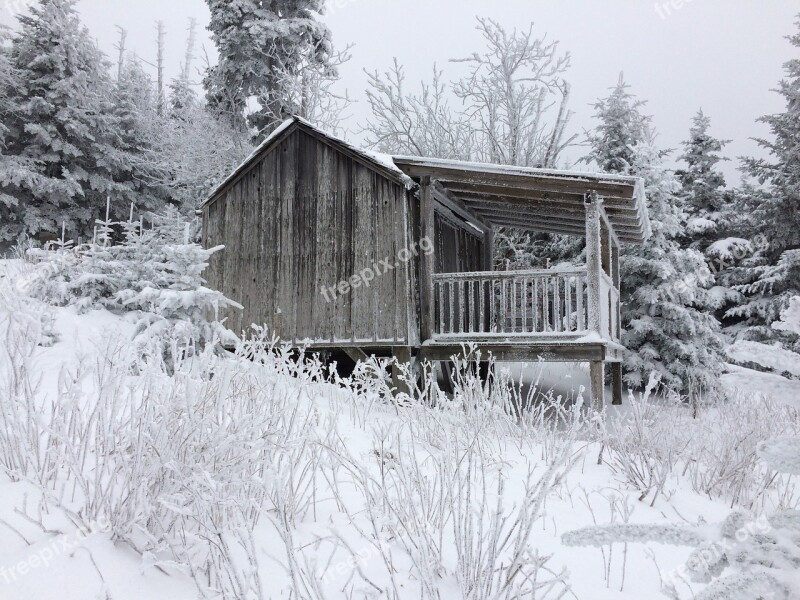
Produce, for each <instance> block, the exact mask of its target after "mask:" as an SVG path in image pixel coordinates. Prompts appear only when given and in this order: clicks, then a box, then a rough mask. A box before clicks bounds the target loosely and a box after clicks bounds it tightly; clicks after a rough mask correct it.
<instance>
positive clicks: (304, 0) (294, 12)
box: [205, 0, 337, 139]
mask: <svg viewBox="0 0 800 600" xmlns="http://www.w3.org/2000/svg"><path fill="white" fill-rule="evenodd" d="M206 2H207V4H208V7H209V9H210V11H211V23H210V25H209V30H210V31H211V34H212V39H213V40H214V43H215V44H216V46H217V50H218V51H219V64H218V65H217V66H215V67H213V68H211V69H210V70H209V72H208V74H207V77H206V80H205V85H206V90H207V93H208V100H209V105H210V106H211V107H212V108H213V109H215V110H216V111H217V112H219V113H221V114H223V115H225V116H226V117H227V118H228V119H229V120H230V122H231V123H232V124H233V125H234V127H236V128H239V129H243V130H244V129H246V128H247V127H251V128H253V129H255V130H256V131H257V132H258V133H257V136H256V138H257V139H259V138H262V137H264V136H266V135H267V134H269V132H270V131H271V130H272V129H274V127H275V126H277V125H278V124H279V123H280V122H281V121H283V120H284V119H285V118H286V117H288V116H290V115H291V114H293V113H297V114H300V115H301V116H308V115H307V113H306V111H305V109H306V108H307V107H306V106H305V105H304V101H305V100H306V99H307V97H306V96H305V94H304V86H303V81H304V77H317V78H319V77H323V78H324V77H328V78H335V77H336V75H337V74H336V68H335V66H334V64H333V62H332V61H333V59H334V56H335V52H334V50H333V47H332V44H331V35H330V31H329V30H328V28H327V26H325V25H324V24H323V23H322V22H320V21H319V20H318V19H317V18H316V15H318V14H321V13H322V12H323V10H324V7H325V6H324V4H325V3H324V1H323V0H270V1H267V0H206ZM298 82H300V85H299V87H298V85H297V84H298ZM298 91H299V97H298V94H297V92H298ZM251 97H256V98H257V99H258V104H259V108H258V109H257V110H255V111H253V112H252V113H251V114H250V115H249V116H247V117H246V116H245V111H246V109H247V108H248V107H247V101H248V99H249V98H251Z"/></svg>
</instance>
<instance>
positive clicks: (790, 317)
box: [772, 296, 800, 335]
mask: <svg viewBox="0 0 800 600" xmlns="http://www.w3.org/2000/svg"><path fill="white" fill-rule="evenodd" d="M772 328H773V329H778V330H779V331H787V332H789V333H794V334H796V335H800V296H793V297H792V298H791V300H789V306H788V307H787V308H786V309H784V311H783V312H782V313H781V320H780V321H776V322H775V323H773V324H772Z"/></svg>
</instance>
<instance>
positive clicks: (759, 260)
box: [729, 21, 800, 349]
mask: <svg viewBox="0 0 800 600" xmlns="http://www.w3.org/2000/svg"><path fill="white" fill-rule="evenodd" d="M797 25H798V29H800V21H798V23H797ZM789 40H790V41H791V43H792V45H793V46H794V47H795V48H796V49H797V51H798V52H800V31H798V33H796V34H794V35H792V36H790V37H789ZM785 69H786V78H785V79H784V80H783V81H781V83H780V86H779V88H778V92H779V93H780V94H781V95H782V96H783V97H784V99H785V101H786V111H785V112H783V113H780V114H777V115H771V116H765V117H762V118H761V121H762V122H763V123H766V124H767V125H768V126H769V128H770V132H771V133H772V139H771V140H766V139H762V140H759V144H760V145H761V147H762V148H764V149H765V150H767V152H768V153H769V155H770V156H769V158H764V159H755V158H751V159H747V160H746V161H745V163H744V167H745V172H746V173H747V174H748V175H750V176H751V177H753V178H754V179H755V180H757V182H758V183H759V184H761V187H755V186H751V187H750V194H749V196H748V197H744V198H743V200H742V202H741V205H740V206H739V212H740V213H742V214H747V215H748V217H749V219H748V220H749V222H750V223H751V224H752V225H753V226H754V228H756V229H757V230H758V233H759V234H760V235H761V236H762V237H763V239H764V240H766V242H767V243H765V244H763V246H762V248H761V249H760V251H759V252H757V253H756V255H755V256H754V257H753V258H752V259H751V260H749V261H748V262H747V263H745V264H744V265H743V266H742V269H741V272H740V273H739V276H740V278H741V279H743V280H744V282H743V283H742V285H740V286H739V287H738V288H737V289H738V290H739V291H741V292H742V293H744V294H745V296H746V297H747V299H746V302H745V303H743V304H742V305H741V306H738V307H735V308H733V309H731V310H730V311H729V315H730V316H731V317H734V318H739V319H743V320H744V324H745V325H746V326H747V328H745V329H744V331H743V335H744V336H746V337H755V338H757V339H758V338H767V339H768V338H771V337H774V336H775V335H776V334H777V332H776V330H775V329H774V328H772V327H770V325H771V324H772V323H774V322H775V321H776V320H778V319H779V318H780V313H781V311H782V310H783V309H784V308H786V306H787V305H788V303H789V300H790V298H792V297H793V296H795V295H797V293H798V292H799V291H800V56H798V57H796V58H794V59H793V60H790V61H789V62H787V63H786V65H785ZM783 339H784V341H786V342H787V343H788V344H789V345H790V346H791V345H794V348H795V349H798V340H797V337H796V336H793V337H789V338H786V337H784V338H783Z"/></svg>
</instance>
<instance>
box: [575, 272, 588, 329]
mask: <svg viewBox="0 0 800 600" xmlns="http://www.w3.org/2000/svg"><path fill="white" fill-rule="evenodd" d="M575 295H576V296H577V304H578V331H584V330H585V329H586V326H585V323H586V321H585V318H584V314H583V277H582V276H580V275H578V276H577V277H576V278H575Z"/></svg>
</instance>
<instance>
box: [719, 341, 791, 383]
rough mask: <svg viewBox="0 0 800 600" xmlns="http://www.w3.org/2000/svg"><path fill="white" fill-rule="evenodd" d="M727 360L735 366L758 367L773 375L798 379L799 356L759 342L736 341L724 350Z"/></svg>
mask: <svg viewBox="0 0 800 600" xmlns="http://www.w3.org/2000/svg"><path fill="white" fill-rule="evenodd" d="M726 353H727V354H728V358H729V359H730V360H731V362H733V363H734V364H737V365H742V366H748V365H758V366H759V367H762V368H763V369H766V370H767V371H771V372H773V373H778V374H784V373H788V374H789V375H791V376H792V377H796V378H800V355H798V354H796V353H795V352H790V351H789V350H784V349H783V348H781V347H779V346H770V345H767V344H762V343H760V342H747V341H738V342H736V343H734V344H732V345H731V346H729V347H728V348H727V349H726Z"/></svg>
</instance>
